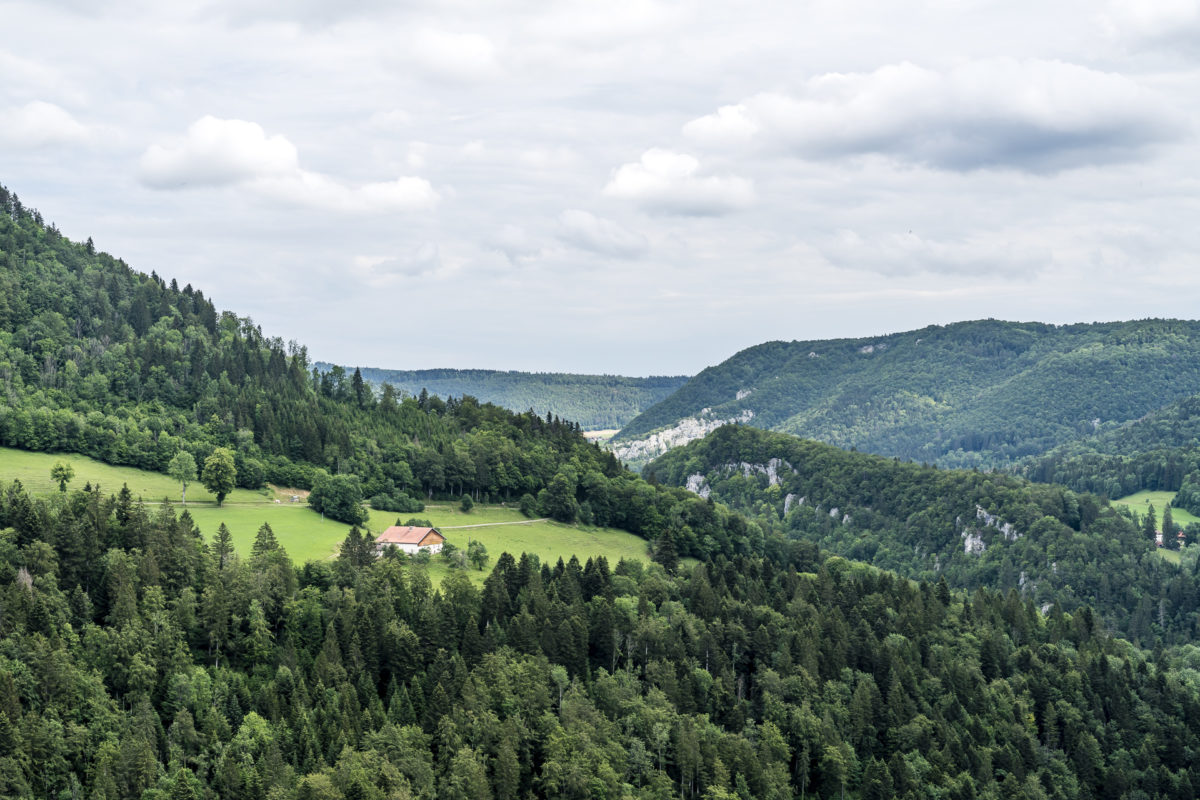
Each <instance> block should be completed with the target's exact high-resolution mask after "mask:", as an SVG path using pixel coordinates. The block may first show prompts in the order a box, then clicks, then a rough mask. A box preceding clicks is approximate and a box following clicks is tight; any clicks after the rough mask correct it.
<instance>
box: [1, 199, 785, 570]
mask: <svg viewBox="0 0 1200 800" xmlns="http://www.w3.org/2000/svg"><path fill="white" fill-rule="evenodd" d="M0 266H2V267H3V269H2V270H0V393H2V397H0V399H2V401H3V402H0V444H2V445H7V446H10V447H19V448H23V449H26V450H37V451H51V452H53V451H59V452H76V453H83V454H85V455H89V456H92V457H93V458H96V459H99V460H101V461H105V462H108V463H111V464H118V465H130V466H136V467H140V468H142V469H149V470H155V471H159V472H163V471H165V470H166V468H167V466H168V464H169V463H170V461H171V459H172V458H173V457H174V456H175V455H176V454H178V453H179V452H181V451H186V452H188V453H190V454H191V455H192V456H193V458H194V460H195V462H196V463H197V464H203V463H204V462H205V460H206V459H207V458H208V456H209V455H211V454H212V453H213V451H214V450H215V449H216V448H218V447H224V448H228V449H230V450H231V451H232V452H233V454H234V456H235V462H236V471H237V483H238V485H239V486H243V487H247V488H254V487H258V486H260V485H262V484H263V482H264V481H270V482H273V483H276V484H281V485H284V486H290V487H298V488H305V489H306V488H310V487H314V488H318V489H321V488H322V487H330V486H333V487H335V488H336V490H337V494H339V496H343V497H344V496H349V497H350V498H351V499H352V500H353V501H355V502H356V501H357V499H360V498H366V497H377V496H382V497H383V498H384V499H385V501H386V500H387V499H389V498H390V499H392V500H397V499H398V500H401V501H403V500H404V499H406V498H405V497H402V495H410V496H411V495H420V496H425V497H450V498H454V499H457V498H459V497H460V496H462V495H463V494H470V495H472V496H473V497H475V498H476V499H485V498H490V499H511V500H513V501H514V502H515V501H517V500H519V499H520V500H522V507H523V508H526V509H528V510H530V512H531V513H536V514H540V515H545V516H551V517H553V518H555V519H557V520H560V521H563V522H573V521H575V520H576V519H582V520H583V521H584V522H587V523H593V522H594V523H595V524H598V525H604V526H612V527H621V528H624V529H625V530H628V531H631V532H633V533H637V534H640V535H642V536H644V537H646V538H648V539H650V540H652V541H656V540H660V539H662V540H663V543H664V546H666V551H667V552H666V557H668V558H673V557H675V556H676V555H683V556H701V555H709V554H715V553H716V552H725V553H726V554H727V555H733V554H734V552H735V551H736V549H737V548H740V547H744V546H745V542H744V540H745V539H746V538H747V537H749V538H751V539H753V538H754V534H753V533H752V532H751V533H749V534H748V533H747V528H746V526H745V524H744V523H743V521H742V519H741V518H740V517H738V516H737V515H729V514H724V513H714V512H711V511H708V510H706V509H701V510H700V511H699V512H697V511H695V510H693V509H692V507H694V506H697V505H699V506H703V504H702V503H700V504H697V503H695V502H694V498H690V497H689V496H688V495H687V494H686V493H684V492H682V491H678V490H676V491H669V490H666V489H661V488H656V487H653V486H650V485H648V484H646V483H645V482H644V481H642V480H641V479H640V478H638V477H637V476H635V475H633V474H631V473H629V472H628V471H626V470H624V469H623V468H622V467H621V466H620V464H619V463H618V462H617V461H616V460H615V459H614V458H613V456H612V455H611V454H609V453H608V452H606V451H603V450H601V449H599V448H598V447H596V446H595V445H592V444H589V443H588V442H587V441H586V440H585V439H584V438H583V436H582V435H581V433H580V428H579V425H578V424H576V423H572V422H566V421H564V420H561V419H559V418H557V417H553V416H547V417H545V418H543V417H540V416H538V415H536V414H531V413H528V412H526V413H522V414H517V413H513V412H511V411H508V410H506V409H502V408H499V407H497V406H494V405H491V404H486V403H485V404H481V403H479V402H478V401H477V400H476V399H475V398H473V397H470V396H466V397H462V398H453V399H451V400H449V401H443V400H441V399H440V398H438V397H436V396H431V397H423V398H415V397H404V398H401V397H400V395H399V394H398V393H397V392H396V391H395V389H393V388H392V387H390V386H388V385H385V386H384V387H383V388H382V389H381V390H380V391H379V392H378V393H376V392H375V391H374V390H373V389H372V388H371V386H370V385H369V384H368V383H367V382H366V381H364V380H363V379H362V377H361V375H359V374H357V373H356V374H354V375H348V374H347V373H346V372H345V371H344V370H342V369H341V368H340V367H334V368H332V369H331V370H330V371H329V372H327V373H321V372H319V371H317V370H315V369H310V364H309V362H308V359H307V353H306V350H305V348H304V347H303V346H301V345H298V344H296V343H294V342H290V343H287V344H285V343H284V342H282V341H281V340H279V339H277V338H271V337H268V336H265V335H264V334H263V332H262V331H261V329H260V328H259V327H258V326H256V325H254V324H253V323H252V322H251V321H250V320H248V319H244V318H239V317H237V316H236V315H234V314H232V313H229V312H223V313H218V312H217V311H216V309H215V308H214V306H213V304H212V302H211V301H210V300H208V298H206V297H205V296H204V295H203V294H202V293H201V292H200V291H198V290H195V289H193V288H192V287H191V286H190V285H189V286H185V287H183V288H182V289H181V288H179V287H178V286H177V285H176V283H175V281H170V282H167V281H166V280H165V279H163V278H161V277H159V276H158V275H157V274H155V273H151V274H150V275H145V274H142V273H140V272H136V271H134V270H132V269H130V268H129V267H128V266H127V265H125V264H124V263H123V262H121V261H120V260H118V259H115V258H113V257H112V256H109V255H107V254H104V253H97V252H95V250H94V248H93V247H92V246H91V244H90V242H89V243H88V244H84V245H81V244H77V243H74V242H71V241H69V240H68V239H66V238H65V237H63V236H62V235H61V234H60V233H59V232H58V231H57V230H56V229H55V228H54V226H53V225H48V224H46V223H45V222H44V220H43V219H42V217H41V216H40V214H38V213H37V212H35V211H31V210H29V209H26V208H24V207H23V206H22V205H21V203H20V201H19V200H18V199H17V198H16V196H14V195H12V194H10V193H9V192H7V191H6V190H0ZM526 495H527V496H528V498H527V499H526V498H525V496H526ZM384 504H385V505H386V502H385V503H384ZM339 505H341V506H343V507H350V508H352V507H353V505H354V503H353V502H350V503H344V504H339ZM339 518H340V517H339ZM685 528H686V530H684V529H685ZM206 533H207V532H206ZM759 539H760V540H761V536H760V537H759Z"/></svg>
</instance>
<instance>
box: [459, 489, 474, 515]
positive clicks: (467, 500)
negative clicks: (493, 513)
mask: <svg viewBox="0 0 1200 800" xmlns="http://www.w3.org/2000/svg"><path fill="white" fill-rule="evenodd" d="M458 507H459V508H461V509H462V511H463V513H464V514H470V513H471V509H472V508H474V507H475V501H474V500H472V499H471V495H469V494H464V495H463V496H462V502H461V503H459V504H458Z"/></svg>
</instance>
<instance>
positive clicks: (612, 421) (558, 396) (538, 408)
mask: <svg viewBox="0 0 1200 800" xmlns="http://www.w3.org/2000/svg"><path fill="white" fill-rule="evenodd" d="M315 366H316V368H317V369H318V370H320V371H321V372H329V371H330V370H331V369H333V367H334V365H333V364H328V363H325V362H322V361H318V362H317V363H316V365H315ZM344 369H346V371H347V372H353V368H344ZM358 369H359V370H360V372H361V374H362V376H363V379H364V380H366V381H367V382H369V383H371V384H373V385H374V386H376V387H377V388H378V387H381V386H382V385H383V384H385V383H388V384H391V385H392V386H394V387H395V388H396V389H397V391H401V392H404V393H406V394H410V395H413V396H414V397H415V396H418V395H420V393H421V392H422V391H428V392H429V394H434V395H437V396H439V397H441V398H443V399H444V398H447V397H462V396H463V395H471V396H472V397H476V398H478V399H479V400H480V401H481V402H485V403H495V404H496V405H498V406H503V407H504V408H507V409H511V410H512V411H528V410H529V409H533V411H534V412H535V413H537V414H539V415H541V416H545V415H547V414H552V415H554V416H556V417H560V418H562V419H568V420H571V421H572V422H576V423H578V424H579V425H580V426H581V427H582V428H583V429H584V430H589V431H591V430H609V429H616V428H620V427H621V426H623V425H625V424H626V423H628V422H629V421H630V420H631V419H633V418H634V417H636V416H637V415H638V414H640V413H641V412H642V411H645V410H646V409H648V408H650V407H651V406H653V405H654V404H655V403H657V402H659V401H660V400H663V399H664V398H666V397H667V396H669V395H670V394H671V393H672V392H674V391H675V390H676V389H678V388H679V387H680V386H682V385H683V384H684V383H686V382H687V380H688V379H687V376H686V375H677V376H671V377H666V376H650V377H648V378H629V377H625V376H622V375H577V374H572V373H563V372H512V371H504V372H502V371H498V370H489V369H422V370H409V371H406V370H396V369H379V368H377V367H359V368H358Z"/></svg>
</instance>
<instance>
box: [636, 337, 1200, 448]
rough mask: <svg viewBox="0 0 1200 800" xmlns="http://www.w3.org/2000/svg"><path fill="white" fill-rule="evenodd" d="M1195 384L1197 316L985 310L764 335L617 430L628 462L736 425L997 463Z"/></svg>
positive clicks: (1174, 396) (1198, 379)
mask: <svg viewBox="0 0 1200 800" xmlns="http://www.w3.org/2000/svg"><path fill="white" fill-rule="evenodd" d="M1197 392H1200V322H1195V321H1181V320H1141V321H1134V322H1113V323H1094V324H1080V325H1065V326H1054V325H1044V324H1039V323H1017V322H1001V321H996V320H984V321H976V322H962V323H956V324H953V325H946V326H932V327H929V328H924V329H922V330H917V331H910V332H906V333H898V334H892V335H889V336H880V337H873V338H869V339H835V340H824V341H809V342H769V343H766V344H763V345H759V346H757V347H752V348H749V349H747V350H744V351H742V352H740V353H738V354H737V355H735V356H733V357H732V358H730V359H729V360H727V361H725V362H723V363H721V364H719V365H717V366H714V367H709V368H708V369H706V370H704V371H703V372H701V373H700V374H699V375H697V376H696V377H694V378H692V379H691V380H690V381H688V383H686V384H685V385H684V386H683V387H682V388H681V389H680V390H679V391H677V392H676V393H675V394H673V395H672V396H671V397H669V398H667V399H666V400H664V401H663V402H662V403H659V404H658V405H657V406H655V407H654V408H651V409H649V410H648V411H646V412H645V413H643V414H641V415H639V416H638V417H637V418H636V419H634V420H633V421H632V422H631V423H630V424H629V425H627V426H626V427H625V428H624V429H623V430H622V431H621V432H620V433H619V434H618V436H617V437H615V439H614V445H616V446H617V453H618V455H619V456H620V457H622V458H623V459H625V460H627V461H634V462H636V461H641V460H645V459H646V458H648V457H653V456H654V455H657V454H658V453H659V452H662V451H663V450H665V449H666V448H667V447H668V446H671V445H674V444H681V443H683V442H685V441H688V440H690V439H692V438H697V437H698V436H701V435H703V434H704V433H705V432H707V430H711V429H713V428H715V427H717V426H718V425H719V424H722V423H723V422H724V421H738V422H744V423H747V424H750V425H754V426H756V427H760V428H766V429H770V430H779V431H784V432H787V433H793V434H796V435H799V436H805V437H808V438H813V439H817V440H820V441H824V442H829V443H831V444H835V445H837V446H839V447H844V448H857V449H859V450H866V451H868V452H873V453H879V454H882V455H889V456H899V457H901V458H906V459H912V460H916V461H927V462H930V463H937V464H942V465H945V466H977V465H978V466H996V465H1002V464H1006V463H1010V462H1012V461H1014V460H1016V459H1019V458H1022V457H1025V456H1029V455H1033V454H1039V453H1043V452H1045V451H1047V450H1049V449H1051V448H1053V447H1055V446H1056V445H1060V444H1062V443H1064V442H1068V441H1071V440H1074V439H1077V438H1079V437H1081V436H1085V435H1087V434H1089V433H1092V432H1094V431H1095V430H1096V429H1097V428H1100V429H1103V428H1105V427H1106V426H1115V425H1118V424H1120V423H1123V422H1126V421H1129V420H1133V419H1137V418H1139V417H1141V416H1143V415H1145V414H1147V413H1148V412H1150V411H1153V410H1155V409H1158V408H1161V407H1163V406H1166V405H1168V404H1170V403H1172V402H1175V401H1177V400H1180V399H1182V398H1184V397H1187V396H1189V395H1192V394H1195V393H1197Z"/></svg>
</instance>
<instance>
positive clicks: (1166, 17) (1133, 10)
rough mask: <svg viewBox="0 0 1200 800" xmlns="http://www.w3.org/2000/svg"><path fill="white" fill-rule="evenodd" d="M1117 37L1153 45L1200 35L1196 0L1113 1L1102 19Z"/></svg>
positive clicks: (1199, 14)
mask: <svg viewBox="0 0 1200 800" xmlns="http://www.w3.org/2000/svg"><path fill="white" fill-rule="evenodd" d="M1102 20H1103V22H1104V23H1105V26H1106V27H1107V28H1108V31H1109V34H1110V35H1111V36H1113V37H1114V38H1119V39H1127V40H1133V41H1134V42H1144V43H1147V44H1152V43H1156V42H1164V41H1166V42H1170V41H1172V40H1187V39H1194V38H1195V37H1197V36H1200V2H1197V0H1110V2H1109V3H1108V7H1107V9H1106V12H1105V13H1104V14H1103V16H1102Z"/></svg>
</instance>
